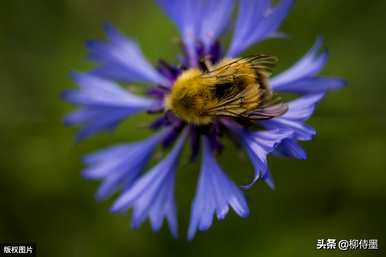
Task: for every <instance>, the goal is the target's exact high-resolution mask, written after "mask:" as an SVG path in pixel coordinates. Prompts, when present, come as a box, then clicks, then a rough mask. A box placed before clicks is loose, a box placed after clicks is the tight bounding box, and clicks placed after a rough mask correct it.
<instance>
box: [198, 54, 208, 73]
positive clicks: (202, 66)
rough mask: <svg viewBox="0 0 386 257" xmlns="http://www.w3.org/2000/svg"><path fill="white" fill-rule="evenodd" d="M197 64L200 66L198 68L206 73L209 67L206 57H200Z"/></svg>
mask: <svg viewBox="0 0 386 257" xmlns="http://www.w3.org/2000/svg"><path fill="white" fill-rule="evenodd" d="M198 65H199V66H200V69H201V70H202V71H203V72H205V73H208V72H209V67H208V63H207V59H206V58H204V57H203V58H201V59H200V61H199V63H198Z"/></svg>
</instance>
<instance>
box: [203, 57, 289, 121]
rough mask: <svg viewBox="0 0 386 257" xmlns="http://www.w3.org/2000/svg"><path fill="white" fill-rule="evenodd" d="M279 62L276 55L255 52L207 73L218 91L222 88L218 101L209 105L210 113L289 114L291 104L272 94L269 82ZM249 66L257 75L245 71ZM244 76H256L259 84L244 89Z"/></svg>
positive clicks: (245, 115) (264, 116)
mask: <svg viewBox="0 0 386 257" xmlns="http://www.w3.org/2000/svg"><path fill="white" fill-rule="evenodd" d="M277 61H278V59H277V58H276V57H273V56H269V55H255V56H249V57H244V58H239V59H236V60H234V61H231V62H229V63H227V64H224V65H221V66H219V67H216V68H215V69H213V70H211V71H209V72H207V73H204V74H203V75H202V76H201V77H202V79H203V80H204V81H205V80H206V81H207V85H210V86H211V87H213V88H214V89H216V92H217V91H220V94H219V95H218V96H219V97H218V99H217V101H216V102H214V103H213V105H212V106H208V108H207V114H208V115H211V116H229V117H241V118H246V119H250V120H258V119H270V118H273V117H277V116H280V115H282V114H283V113H285V112H286V111H287V105H286V104H285V103H282V102H281V99H280V98H279V97H277V96H275V95H274V94H273V93H272V91H271V90H270V88H269V86H268V83H267V77H269V76H270V74H271V72H272V68H273V67H274V66H275V64H276V63H277ZM246 65H247V66H248V68H252V69H253V70H254V74H253V73H252V74H245V73H243V72H242V71H243V70H245V66H246ZM243 76H254V78H255V79H256V81H255V84H250V85H245V86H244V87H242V88H241V87H240V85H238V82H240V78H242V77H243ZM241 81H242V80H241ZM216 95H217V94H216Z"/></svg>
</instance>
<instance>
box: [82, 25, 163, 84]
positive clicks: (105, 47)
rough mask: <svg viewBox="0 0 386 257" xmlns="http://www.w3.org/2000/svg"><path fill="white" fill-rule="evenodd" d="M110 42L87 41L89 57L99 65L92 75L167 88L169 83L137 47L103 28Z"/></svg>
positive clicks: (116, 33)
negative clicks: (159, 85)
mask: <svg viewBox="0 0 386 257" xmlns="http://www.w3.org/2000/svg"><path fill="white" fill-rule="evenodd" d="M105 32H106V34H107V36H108V38H109V40H110V42H106V43H104V42H99V41H88V42H87V44H86V45H87V48H88V49H89V57H90V58H91V59H93V60H94V61H96V62H98V63H99V64H100V67H99V68H97V69H96V70H95V71H94V74H96V75H99V76H103V77H106V78H110V79H114V80H121V81H127V82H145V83H154V84H161V85H165V86H168V85H169V84H170V81H168V80H167V79H166V78H164V77H163V76H162V75H161V74H159V73H158V72H157V71H156V70H155V69H154V67H153V66H152V65H151V64H150V63H149V62H148V61H147V60H146V58H145V57H144V56H143V54H142V52H141V50H140V48H139V46H138V45H137V44H136V43H135V42H134V41H131V40H129V39H127V38H126V37H125V36H124V35H122V34H121V33H119V32H118V31H117V30H115V29H114V28H113V27H112V26H111V25H109V24H108V25H106V26H105Z"/></svg>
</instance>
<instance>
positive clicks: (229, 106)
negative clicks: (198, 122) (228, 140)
mask: <svg viewBox="0 0 386 257" xmlns="http://www.w3.org/2000/svg"><path fill="white" fill-rule="evenodd" d="M253 87H256V85H250V86H248V87H246V88H245V89H244V90H243V91H241V92H239V93H238V94H236V95H234V96H232V95H231V96H228V97H226V98H223V99H220V100H219V101H218V102H216V103H215V105H214V106H212V107H209V108H208V109H207V114H208V115H211V116H228V117H241V118H246V119H248V120H264V119H271V118H274V117H278V116H281V115H283V114H284V113H286V112H287V110H288V106H287V104H286V103H283V102H282V100H281V98H280V97H278V96H277V95H273V94H271V93H270V94H267V92H265V90H264V89H260V90H258V91H257V90H254V89H253ZM267 95H270V96H269V99H267ZM259 102H262V103H261V104H258V103H259ZM251 106H254V108H251Z"/></svg>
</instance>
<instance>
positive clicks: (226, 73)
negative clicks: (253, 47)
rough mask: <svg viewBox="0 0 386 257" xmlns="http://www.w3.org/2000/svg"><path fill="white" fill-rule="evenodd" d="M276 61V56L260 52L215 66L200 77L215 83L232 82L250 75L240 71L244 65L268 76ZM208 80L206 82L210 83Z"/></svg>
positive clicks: (258, 73) (256, 72)
mask: <svg viewBox="0 0 386 257" xmlns="http://www.w3.org/2000/svg"><path fill="white" fill-rule="evenodd" d="M277 62H278V58H277V57H274V56H270V55H262V54H260V55H253V56H247V57H243V58H238V59H235V60H233V61H231V62H229V63H226V64H224V65H221V66H219V67H215V68H214V69H213V70H210V71H209V72H206V73H204V74H202V75H201V78H202V79H203V80H208V81H210V82H212V83H217V84H219V83H220V84H224V83H232V82H234V81H235V80H237V79H239V78H240V77H243V76H251V74H245V73H244V72H241V71H242V70H243V69H242V67H245V65H248V67H249V68H252V69H253V70H254V71H255V74H257V75H260V76H261V75H264V76H265V77H269V76H270V75H271V73H272V69H273V67H274V66H275V65H276V63H277ZM210 82H209V83H208V84H210Z"/></svg>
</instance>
